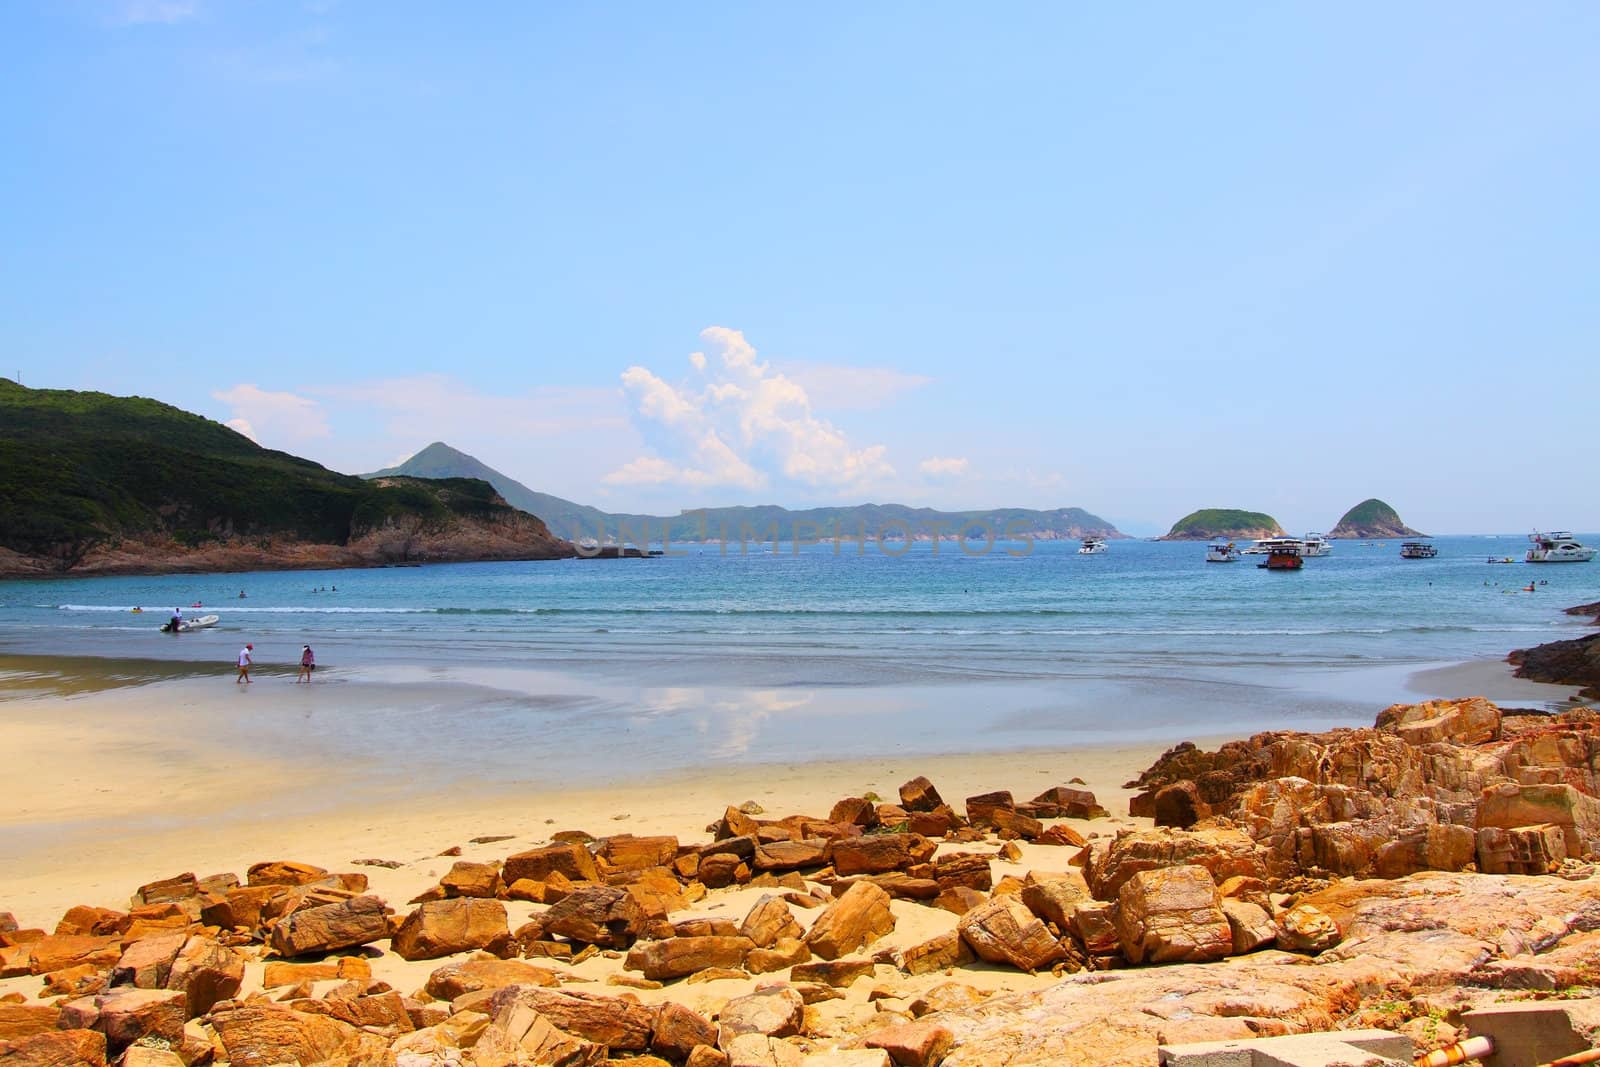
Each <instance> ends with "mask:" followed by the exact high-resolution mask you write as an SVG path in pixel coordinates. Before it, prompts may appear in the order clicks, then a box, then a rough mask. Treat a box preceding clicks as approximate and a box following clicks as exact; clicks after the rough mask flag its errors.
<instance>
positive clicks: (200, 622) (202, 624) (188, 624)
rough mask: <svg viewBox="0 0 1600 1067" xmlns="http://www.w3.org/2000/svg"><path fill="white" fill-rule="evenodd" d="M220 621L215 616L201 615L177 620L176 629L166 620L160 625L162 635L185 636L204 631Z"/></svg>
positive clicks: (169, 620)
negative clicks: (192, 632)
mask: <svg viewBox="0 0 1600 1067" xmlns="http://www.w3.org/2000/svg"><path fill="white" fill-rule="evenodd" d="M220 621H221V620H220V619H219V618H218V617H217V616H215V615H201V616H198V617H196V618H191V619H179V620H178V621H177V626H176V628H174V626H173V621H172V620H171V619H168V620H167V621H166V622H164V623H162V624H161V632H162V633H164V634H170V633H180V634H186V633H188V632H190V631H191V630H204V629H205V628H206V627H208V626H215V625H216V624H217V623H218V622H220Z"/></svg>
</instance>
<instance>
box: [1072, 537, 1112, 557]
mask: <svg viewBox="0 0 1600 1067" xmlns="http://www.w3.org/2000/svg"><path fill="white" fill-rule="evenodd" d="M1105 550H1106V542H1105V539H1104V538H1101V537H1085V538H1084V539H1083V544H1081V545H1079V546H1078V555H1080V556H1099V555H1103V554H1104V553H1105Z"/></svg>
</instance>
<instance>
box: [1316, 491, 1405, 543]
mask: <svg viewBox="0 0 1600 1067" xmlns="http://www.w3.org/2000/svg"><path fill="white" fill-rule="evenodd" d="M1328 536H1329V537H1350V538H1355V539H1358V540H1371V539H1373V538H1383V537H1426V536H1427V535H1426V534H1424V533H1422V532H1420V531H1418V530H1413V529H1412V528H1411V527H1409V526H1407V525H1406V524H1405V523H1403V522H1401V521H1400V515H1399V513H1398V512H1396V511H1395V510H1394V508H1392V507H1390V506H1389V505H1388V504H1385V503H1384V502H1383V501H1381V500H1379V499H1377V498H1376V497H1374V498H1372V499H1369V500H1363V501H1362V502H1361V503H1359V504H1357V505H1356V506H1355V507H1353V508H1351V509H1350V510H1349V511H1347V512H1345V513H1344V516H1343V517H1342V518H1341V519H1340V520H1339V522H1338V523H1337V524H1336V525H1335V526H1334V528H1333V529H1331V530H1329V531H1328Z"/></svg>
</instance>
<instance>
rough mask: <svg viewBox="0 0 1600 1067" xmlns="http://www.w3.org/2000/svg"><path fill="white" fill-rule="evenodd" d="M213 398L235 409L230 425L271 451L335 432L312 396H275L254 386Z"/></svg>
mask: <svg viewBox="0 0 1600 1067" xmlns="http://www.w3.org/2000/svg"><path fill="white" fill-rule="evenodd" d="M211 395H212V396H213V397H214V398H216V399H217V400H220V401H222V402H223V403H224V404H227V405H228V406H229V407H230V408H232V409H233V418H232V419H230V420H229V421H228V425H229V426H232V427H233V428H234V429H236V430H238V431H239V432H240V433H242V434H244V435H245V436H246V437H249V438H250V439H251V440H252V441H256V442H257V443H260V444H264V445H266V446H267V447H269V448H283V447H286V446H290V445H296V444H300V443H302V442H305V441H310V440H314V439H316V438H319V437H327V436H329V435H330V433H331V432H332V431H330V430H329V429H328V417H327V413H326V412H325V411H323V410H322V405H320V404H318V403H317V402H316V401H315V400H312V399H311V398H309V397H304V396H299V395H297V394H295V393H274V392H271V391H269V390H266V389H262V388H261V387H260V386H258V385H254V384H250V383H241V384H239V385H236V386H234V387H233V388H232V389H228V390H225V391H221V392H215V393H212V394H211Z"/></svg>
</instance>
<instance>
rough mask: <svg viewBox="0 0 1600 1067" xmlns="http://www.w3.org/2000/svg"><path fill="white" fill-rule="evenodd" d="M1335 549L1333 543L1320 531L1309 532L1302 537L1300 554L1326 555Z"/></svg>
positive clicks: (1307, 555)
mask: <svg viewBox="0 0 1600 1067" xmlns="http://www.w3.org/2000/svg"><path fill="white" fill-rule="evenodd" d="M1332 551H1333V544H1332V542H1330V541H1329V540H1328V539H1327V538H1326V537H1323V536H1322V535H1321V534H1319V533H1308V534H1306V535H1305V536H1304V537H1302V538H1300V554H1301V555H1302V556H1306V557H1308V558H1309V557H1311V556H1326V555H1327V554H1328V553H1329V552H1332Z"/></svg>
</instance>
